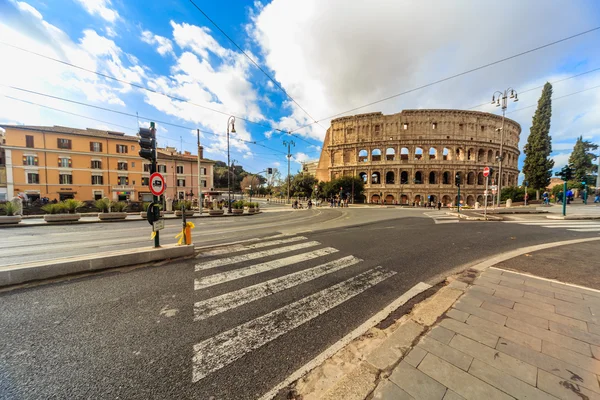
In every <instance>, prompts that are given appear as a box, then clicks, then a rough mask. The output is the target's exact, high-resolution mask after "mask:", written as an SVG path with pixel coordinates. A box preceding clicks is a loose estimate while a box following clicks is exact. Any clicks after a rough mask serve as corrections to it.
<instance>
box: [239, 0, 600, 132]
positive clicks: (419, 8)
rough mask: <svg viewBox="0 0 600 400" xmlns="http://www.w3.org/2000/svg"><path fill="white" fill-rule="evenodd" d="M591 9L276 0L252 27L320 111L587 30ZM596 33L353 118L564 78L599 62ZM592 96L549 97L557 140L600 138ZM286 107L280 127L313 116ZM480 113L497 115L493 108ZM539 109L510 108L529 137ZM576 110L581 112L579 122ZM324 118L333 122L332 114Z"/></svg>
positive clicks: (533, 97) (473, 100)
mask: <svg viewBox="0 0 600 400" xmlns="http://www.w3.org/2000/svg"><path fill="white" fill-rule="evenodd" d="M593 7H594V5H593V4H592V3H583V2H578V3H576V4H575V3H569V4H563V3H560V4H559V3H552V2H547V1H545V0H531V1H526V2H524V1H520V0H507V1H505V2H501V3H498V2H471V1H457V2H441V1H437V0H423V1H419V2H407V1H396V2H390V1H389V0H372V1H369V2H363V1H359V0H330V1H327V2H323V1H318V0H285V1H284V0H273V1H272V2H270V3H269V4H267V5H264V6H263V5H262V4H260V5H258V6H257V7H256V10H255V11H254V12H253V13H252V14H251V15H253V24H251V25H252V26H250V27H248V28H247V30H248V32H250V33H251V34H252V36H253V38H254V40H255V41H256V43H257V44H258V45H259V47H260V49H261V51H262V55H263V57H264V62H265V63H266V65H267V66H268V67H269V68H270V69H271V70H272V71H273V73H274V76H275V78H276V79H277V80H278V81H279V82H280V83H281V84H282V86H283V87H284V88H285V89H286V91H287V92H288V93H289V94H290V95H291V96H292V97H293V98H294V99H295V100H296V101H298V102H299V103H300V104H301V105H302V106H303V107H305V108H306V109H307V110H308V111H309V112H310V113H311V114H312V116H313V117H315V118H318V119H319V118H324V117H327V116H330V115H333V114H336V113H338V112H340V111H344V110H347V109H351V108H354V107H357V106H361V105H363V104H366V103H369V102H372V101H375V100H379V99H381V98H384V97H387V96H391V95H394V94H397V93H400V92H403V91H406V90H409V89H412V88H415V87H418V86H421V85H424V84H427V83H430V82H434V81H437V80H439V79H441V78H445V77H448V76H451V75H454V74H457V73H461V72H463V71H466V70H469V69H472V68H473V67H477V66H480V65H483V64H486V63H489V62H491V61H495V60H499V59H502V58H504V57H508V56H511V55H513V54H515V53H519V52H521V51H526V50H528V49H531V48H534V47H537V46H539V45H541V44H545V43H548V42H551V41H553V40H556V39H560V38H563V37H566V36H570V35H572V34H574V33H577V32H581V31H583V30H585V29H588V28H590V27H594V26H596V25H597V18H596V15H597V12H596V11H597V10H594V9H593ZM498 21H502V23H501V24H500V25H499V24H498ZM524 27H526V30H527V34H524V29H525V28H524ZM596 41H597V35H595V33H590V34H588V35H585V36H582V37H579V38H577V39H573V40H571V41H567V42H564V43H561V44H558V45H556V46H552V47H549V48H546V49H543V50H540V51H537V52H534V53H531V54H528V55H525V56H522V57H518V58H515V59H513V60H510V61H507V62H504V63H500V64H497V65H494V66H492V67H489V68H486V69H483V70H481V71H476V72H473V73H470V74H468V75H465V76H464V77H459V78H457V79H453V80H450V81H447V82H443V83H440V84H437V85H434V86H431V87H428V88H425V89H423V90H419V91H416V92H413V93H410V94H408V95H406V96H401V97H397V98H394V99H392V100H389V101H386V102H383V103H378V104H375V105H373V106H370V107H366V108H361V109H360V110H357V111H353V112H351V113H350V115H351V114H359V113H366V112H372V111H381V112H383V113H385V114H391V113H397V112H400V111H401V110H402V109H412V108H458V109H464V108H469V107H472V106H473V105H475V104H480V103H485V102H487V101H489V100H490V97H491V95H492V93H493V92H494V91H495V90H499V89H503V88H505V87H507V86H513V87H515V88H517V89H519V90H525V89H528V88H530V87H531V86H535V85H532V84H533V83H535V84H537V85H539V84H540V82H541V83H542V84H543V83H544V82H545V81H546V80H551V79H552V78H555V77H557V73H556V71H557V70H560V71H568V72H565V73H563V74H561V77H566V76H568V75H570V74H572V73H577V72H584V71H585V70H587V69H592V68H595V67H597V66H598V64H599V63H600V53H598V52H596V51H595V50H594V49H595V42H596ZM579 64H581V65H580V66H579V67H578V68H577V69H575V66H576V65H579ZM572 71H575V72H572ZM596 75H599V74H596ZM596 80H597V78H594V76H593V75H587V76H583V77H581V78H579V79H574V80H569V81H565V82H561V83H559V84H557V85H556V87H555V94H556V95H557V96H559V95H560V94H567V93H572V92H574V91H577V90H578V89H579V88H582V87H591V86H593V83H594V81H596ZM559 92H560V94H559ZM599 93H600V90H596V91H590V92H588V93H586V94H582V95H577V96H573V97H570V98H568V99H566V100H565V101H561V100H559V101H557V102H556V103H555V104H554V107H553V121H552V131H551V134H552V135H553V137H554V139H555V140H556V141H561V142H563V141H564V142H567V141H569V142H571V141H572V138H573V137H574V136H575V135H577V134H586V133H587V134H590V135H592V136H593V137H595V138H596V139H595V140H596V141H598V139H599V138H600V131H599V129H600V124H598V123H595V122H600V121H598V119H600V114H598V113H595V112H594V110H597V109H598V107H600V98H599V97H598V96H599V95H600V94H599ZM539 94H540V91H535V92H533V91H532V92H529V93H526V94H524V95H523V96H522V98H521V102H520V103H518V104H517V105H516V106H515V107H513V106H512V105H511V108H516V107H519V106H521V105H522V106H525V105H529V104H536V103H537V98H538V97H539ZM285 106H286V107H288V109H290V110H291V112H290V113H288V115H287V116H285V117H283V118H281V120H280V121H278V122H279V124H281V126H282V127H283V128H284V129H290V128H291V129H293V128H296V127H299V126H302V125H305V124H308V123H311V122H313V121H312V120H311V119H310V118H309V117H307V116H306V114H305V113H304V112H302V111H301V110H300V109H299V108H298V107H297V106H296V105H295V104H293V103H291V102H287V103H286V105H285ZM480 110H481V111H488V112H496V110H495V109H494V108H491V107H482V108H481V109H480ZM534 111H535V107H534V108H532V109H528V110H527V111H522V112H519V113H518V114H517V113H515V114H513V115H510V117H511V118H515V119H516V120H517V121H518V122H519V123H521V125H522V127H523V134H522V138H524V139H526V137H527V135H528V133H529V126H530V124H531V116H532V114H533V112H534ZM582 112H583V113H585V114H584V115H583V117H582V118H580V119H577V120H575V119H574V118H575V116H577V115H578V114H581V113H582ZM507 116H508V115H507ZM594 123H595V124H594ZM322 125H323V126H324V127H328V126H329V120H325V121H323V123H322ZM300 132H301V133H302V134H303V135H306V136H309V137H313V138H319V139H323V137H324V134H325V130H324V129H323V128H321V127H319V126H318V125H312V126H311V127H310V128H307V129H305V130H302V131H300Z"/></svg>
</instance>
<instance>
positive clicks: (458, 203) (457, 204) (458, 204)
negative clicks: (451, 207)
mask: <svg viewBox="0 0 600 400" xmlns="http://www.w3.org/2000/svg"><path fill="white" fill-rule="evenodd" d="M457 186H458V202H457V203H456V207H457V208H458V213H459V214H460V183H459V184H458V185H457Z"/></svg>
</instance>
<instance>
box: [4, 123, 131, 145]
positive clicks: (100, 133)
mask: <svg viewBox="0 0 600 400" xmlns="http://www.w3.org/2000/svg"><path fill="white" fill-rule="evenodd" d="M0 128H4V129H21V130H26V131H38V132H49V133H65V134H68V135H79V136H91V137H101V138H107V139H118V140H127V141H130V142H137V141H138V140H139V139H138V137H137V136H131V135H126V134H125V133H123V132H116V131H104V130H100V129H92V128H86V129H77V128H69V127H67V126H58V125H54V126H35V125H0Z"/></svg>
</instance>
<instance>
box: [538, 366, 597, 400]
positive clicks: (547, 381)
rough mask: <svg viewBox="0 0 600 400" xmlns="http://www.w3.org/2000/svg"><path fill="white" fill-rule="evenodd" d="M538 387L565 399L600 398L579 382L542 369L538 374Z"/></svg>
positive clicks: (593, 399)
mask: <svg viewBox="0 0 600 400" xmlns="http://www.w3.org/2000/svg"><path fill="white" fill-rule="evenodd" d="M538 388H540V389H541V390H543V391H544V392H548V393H552V394H554V395H556V396H557V397H558V398H560V399H564V400H598V399H600V395H598V394H597V393H594V392H592V391H590V390H588V389H586V388H585V387H582V386H580V385H579V384H578V383H577V382H573V381H570V380H567V379H564V378H560V377H558V376H556V375H553V374H550V373H548V372H546V371H543V370H540V371H539V374H538Z"/></svg>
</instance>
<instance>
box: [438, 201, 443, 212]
mask: <svg viewBox="0 0 600 400" xmlns="http://www.w3.org/2000/svg"><path fill="white" fill-rule="evenodd" d="M441 209H442V202H441V201H438V211H439V210H441Z"/></svg>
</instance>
